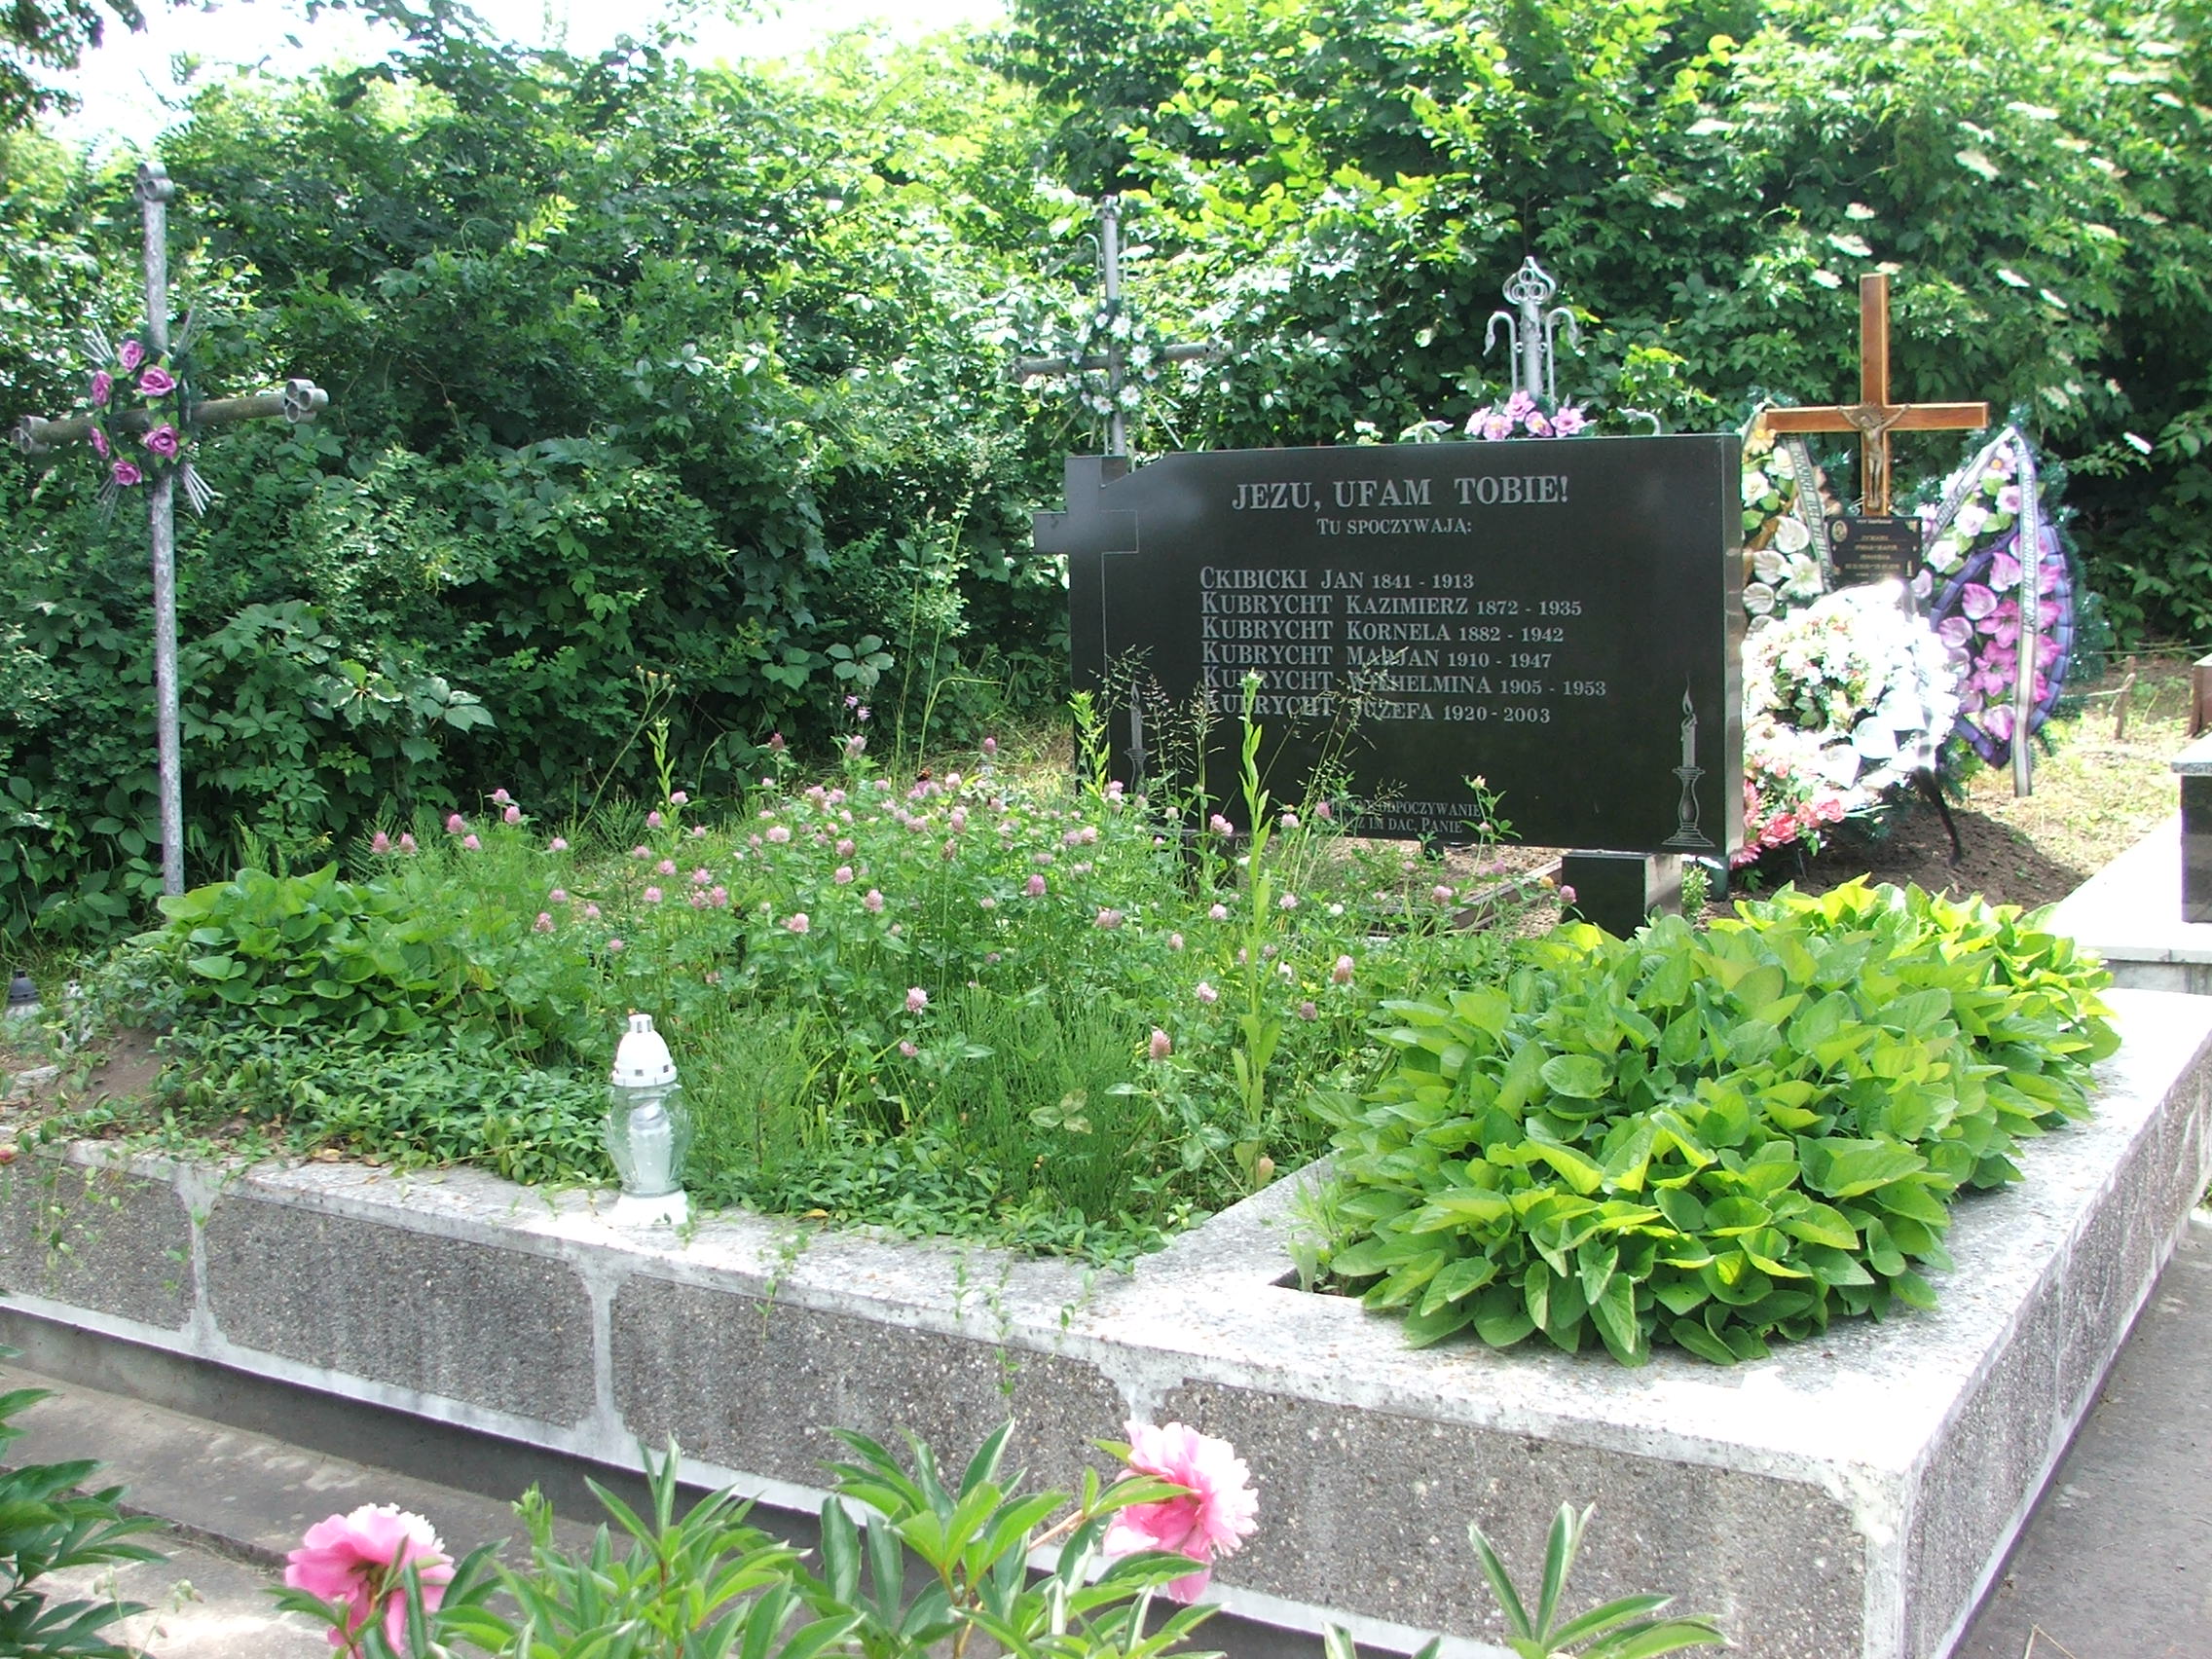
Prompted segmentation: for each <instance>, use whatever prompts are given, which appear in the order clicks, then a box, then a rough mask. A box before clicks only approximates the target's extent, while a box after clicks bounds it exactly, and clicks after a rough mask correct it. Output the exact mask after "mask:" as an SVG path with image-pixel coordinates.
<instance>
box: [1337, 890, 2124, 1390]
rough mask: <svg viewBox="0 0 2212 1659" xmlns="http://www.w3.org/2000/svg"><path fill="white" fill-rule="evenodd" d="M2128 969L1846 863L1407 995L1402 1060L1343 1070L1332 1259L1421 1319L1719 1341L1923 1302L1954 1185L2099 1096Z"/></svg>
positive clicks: (1705, 1351) (1537, 945) (1562, 1338)
mask: <svg viewBox="0 0 2212 1659" xmlns="http://www.w3.org/2000/svg"><path fill="white" fill-rule="evenodd" d="M2107 982H2108V978H2107V976H2105V975H2104V973H2103V972H2102V970H2101V969H2098V968H2096V967H2094V966H2093V965H2092V964H2091V963H2090V962H2089V961H2087V960H2085V959H2083V957H2081V956H2079V955H2078V954H2077V952H2076V950H2075V947H2074V945H2073V943H2072V942H2071V941H2070V940H2065V939H2062V938H2060V937H2058V936H2056V935H2053V934H2049V933H2046V932H2044V931H2042V930H2040V929H2039V928H2037V927H2036V926H2035V925H2034V924H2033V922H2032V921H2030V920H2028V919H2026V918H2023V917H2022V916H2021V915H2020V914H2019V912H2018V911H2016V910H2013V909H2009V908H2004V909H1997V910H1990V909H1986V908H1984V907H1982V906H1981V905H1980V904H1978V903H1974V904H1965V905H1962V904H1954V903H1949V902H1947V901H1945V900H1942V899H1939V898H1935V897H1931V896H1930V895H1928V894H1926V893H1923V892H1921V891H1919V890H1918V889H1916V888H1915V889H1905V890H1902V891H1900V890H1899V889H1896V888H1888V887H1884V888H1869V887H1867V886H1865V885H1864V884H1863V883H1854V884H1852V885H1850V886H1847V887H1843V888H1838V889H1836V890H1835V891H1833V892H1831V893H1827V894H1825V895H1822V896H1820V897H1818V898H1812V897H1805V896H1802V895H1798V894H1795V893H1789V892H1786V893H1784V894H1783V895H1782V896H1780V897H1779V898H1777V899H1775V900H1773V901H1771V902H1768V903H1745V904H1740V905H1739V906H1738V907H1737V914H1736V916H1735V917H1734V918H1732V919H1725V920H1721V921H1717V922H1715V923H1714V924H1713V926H1712V927H1711V929H1710V930H1709V931H1706V932H1702V933H1701V932H1698V931H1697V930H1694V929H1692V928H1691V927H1690V926H1689V925H1688V924H1687V923H1685V922H1683V921H1682V920H1681V919H1680V918H1678V917H1675V918H1668V919H1665V920H1662V921H1660V922H1657V923H1654V924H1652V925H1651V926H1649V927H1647V928H1645V929H1644V930H1643V931H1642V932H1641V933H1639V934H1638V935H1637V936H1636V937H1635V938H1633V939H1629V940H1615V939H1612V938H1610V937H1608V936H1606V935H1604V934H1603V933H1601V932H1599V931H1598V930H1597V929H1595V928H1591V927H1586V926H1574V927H1567V928H1562V929H1559V930H1557V931H1556V932H1555V933H1553V934H1552V935H1550V936H1549V937H1548V938H1546V939H1543V940H1537V941H1534V942H1532V943H1531V944H1530V946H1529V948H1528V950H1527V952H1526V955H1525V957H1524V959H1523V961H1522V963H1521V965H1520V966H1519V967H1518V968H1517V969H1516V970H1515V971H1514V972H1512V973H1511V974H1510V975H1508V976H1507V977H1505V979H1504V980H1503V982H1501V983H1496V984H1484V985H1475V986H1470V987H1468V988H1465V989H1458V990H1453V991H1450V992H1447V993H1445V994H1443V995H1440V996H1434V997H1424V998H1420V999H1418V1000H1402V1001H1396V1002H1393V1003H1390V1004H1389V1005H1387V1006H1388V1013H1389V1016H1390V1020H1391V1023H1390V1024H1389V1025H1388V1027H1387V1028H1386V1029H1385V1030H1384V1031H1383V1036H1384V1037H1385V1038H1386V1040H1387V1041H1388V1043H1389V1044H1390V1046H1391V1047H1392V1048H1393V1049H1394V1050H1395V1051H1396V1059H1395V1063H1394V1064H1392V1065H1391V1066H1390V1067H1389V1068H1388V1069H1387V1070H1386V1072H1385V1073H1384V1074H1383V1077H1382V1079H1381V1081H1380V1083H1379V1084H1378V1085H1377V1086H1376V1087H1375V1088H1372V1089H1370V1090H1368V1091H1367V1092H1366V1093H1365V1094H1364V1095H1363V1096H1360V1097H1356V1098H1346V1097H1344V1096H1341V1095H1340V1096H1334V1097H1331V1096H1323V1097H1322V1099H1321V1106H1322V1109H1323V1110H1324V1111H1325V1112H1326V1113H1328V1115H1329V1116H1330V1117H1331V1119H1332V1121H1333V1123H1334V1125H1335V1133H1334V1144H1335V1147H1336V1151H1337V1158H1336V1176H1335V1185H1334V1187H1333V1188H1332V1189H1331V1190H1329V1191H1328V1192H1327V1193H1326V1194H1325V1195H1324V1197H1323V1198H1322V1199H1321V1201H1320V1204H1319V1206H1318V1207H1319V1212H1320V1219H1321V1223H1322V1227H1323V1231H1324V1233H1325V1235H1326V1239H1325V1243H1324V1244H1323V1245H1322V1246H1321V1247H1320V1252H1319V1255H1318V1256H1317V1258H1316V1260H1315V1264H1314V1265H1316V1266H1325V1269H1326V1271H1327V1272H1330V1273H1331V1274H1332V1275H1333V1276H1334V1277H1335V1278H1336V1279H1337V1280H1338V1281H1340V1282H1345V1283H1347V1284H1349V1285H1353V1286H1356V1287H1358V1288H1359V1289H1360V1290H1361V1291H1362V1292H1363V1294H1364V1298H1365V1301H1366V1303H1367V1305H1368V1306H1369V1307H1370V1308H1375V1309H1391V1310H1395V1311H1397V1312H1400V1313H1402V1314H1403V1315H1404V1317H1405V1320H1406V1329H1407V1333H1408V1335H1409V1336H1410V1337H1411V1339H1412V1340H1413V1341H1414V1342H1416V1343H1432V1342H1436V1341H1438V1340H1440V1339H1442V1338H1445V1337H1448V1336H1451V1335H1453V1334H1454V1333H1456V1332H1458V1331H1462V1330H1470V1329H1471V1330H1472V1331H1473V1332H1474V1333H1475V1334H1476V1335H1477V1336H1479V1337H1480V1338H1481V1339H1482V1340H1483V1341H1484V1342H1486V1343H1489V1344H1491V1345H1492V1346H1497V1347H1507V1346H1512V1345H1513V1344H1516V1343H1519V1342H1522V1341H1525V1340H1527V1339H1528V1338H1530V1337H1532V1336H1534V1335H1536V1334H1537V1333H1539V1332H1540V1333H1542V1335H1543V1336H1544V1337H1545V1338H1546V1339H1548V1340H1549V1341H1551V1342H1552V1343H1554V1344H1556V1345H1557V1346H1560V1347H1562V1348H1566V1349H1568V1350H1572V1349H1575V1348H1577V1347H1579V1346H1581V1345H1582V1344H1583V1343H1585V1342H1587V1341H1589V1340H1591V1339H1592V1338H1595V1339H1597V1340H1598V1341H1600V1342H1602V1343H1603V1344H1604V1346H1606V1347H1607V1348H1608V1349H1610V1350H1611V1352H1612V1353H1613V1355H1614V1357H1615V1358H1617V1359H1619V1360H1621V1361H1622V1362H1624V1363H1627V1364H1637V1363H1641V1361H1643V1360H1644V1359H1646V1358H1647V1357H1648V1356H1649V1353H1650V1349H1651V1345H1652V1344H1653V1342H1655V1341H1662V1342H1669V1343H1673V1344H1675V1345H1677V1346H1680V1347H1684V1348H1687V1349H1689V1350H1690V1351H1691V1352H1692V1353H1695V1354H1698V1355H1700V1356H1702V1357H1704V1358H1706V1359H1709V1360H1713V1361H1714V1362H1716V1363H1720V1364H1726V1363H1729V1362H1731V1361H1734V1360H1738V1359H1744V1358H1749V1357H1752V1356H1754V1355H1758V1354H1761V1353H1764V1352H1765V1351H1766V1344H1767V1341H1768V1339H1770V1338H1773V1337H1784V1338H1802V1337H1806V1336H1809V1335H1811V1334H1813V1333H1814V1332H1816V1331H1819V1330H1822V1329H1824V1328H1825V1327H1826V1325H1827V1323H1828V1322H1829V1320H1830V1319H1832V1318H1833V1317H1834V1316H1836V1315H1837V1314H1839V1313H1874V1314H1880V1313H1883V1312H1886V1311H1887V1310H1888V1309H1890V1308H1891V1307H1892V1305H1893V1304H1894V1303H1896V1302H1899V1301H1902V1302H1905V1303H1907V1304H1910V1305H1912V1306H1916V1307H1928V1306H1932V1305H1933V1303H1934V1300H1935V1293H1934V1291H1933V1290H1932V1289H1931V1288H1930V1286H1929V1284H1928V1283H1927V1281H1926V1280H1925V1279H1924V1278H1923V1277H1922V1276H1921V1272H1920V1270H1921V1269H1923V1268H1927V1267H1935V1268H1948V1267H1949V1266H1950V1261H1949V1258H1948V1257H1947V1256H1946V1255H1945V1254H1944V1250H1943V1242H1942V1240H1943V1234H1944V1231H1945V1229H1946V1228H1947V1227H1948V1226H1949V1224H1950V1202H1951V1199H1952V1198H1954V1196H1955V1195H1956V1194H1957V1193H1958V1192H1959V1190H1960V1189H1961V1188H1962V1187H1966V1188H1973V1187H1992V1186H1996V1185H1999V1184H2001V1183H2003V1182H2006V1181H2009V1180H2013V1179H2016V1178H2017V1176H2018V1173H2019V1172H2018V1170H2017V1168H2016V1167H2015V1166H2014V1164H2013V1162H2012V1159H2011V1155H2012V1153H2013V1151H2014V1149H2015V1147H2016V1146H2017V1143H2018V1142H2019V1141H2020V1140H2022V1139H2024V1138H2026V1137H2029V1136H2033V1135H2038V1134H2041V1133H2043V1132H2044V1131H2045V1130H2046V1129H2048V1128H2050V1127H2052V1126H2054V1125H2055V1124H2059V1123H2061V1122H2063V1121H2064V1120H2065V1119H2067V1118H2070V1117H2075V1116H2078V1115H2081V1114H2082V1113H2083V1112H2084V1111H2085V1110H2086V1109H2087V1100H2088V1084H2089V1071H2088V1068H2089V1064H2090V1062H2092V1061H2094V1060H2096V1059H2099V1058H2102V1057H2103V1056H2104V1055H2106V1054H2109V1053H2110V1052H2111V1051H2113V1049H2114V1048H2115V1047H2117V1041H2118V1040H2117V1038H2116V1037H2115V1035H2114V1033H2113V1031H2112V1029H2111V1027H2110V1025H2109V1024H2108V1023H2107V1021H2106V1018H2105V1010H2104V1009H2103V1007H2102V1005H2101V1004H2100V1003H2099V1002H2098V1000H2097V997H2096V992H2097V990H2098V989H2099V988H2100V987H2101V986H2103V985H2104V984H2105V983H2107Z"/></svg>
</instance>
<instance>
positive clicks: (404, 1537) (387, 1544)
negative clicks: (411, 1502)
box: [284, 1503, 453, 1648]
mask: <svg viewBox="0 0 2212 1659" xmlns="http://www.w3.org/2000/svg"><path fill="white" fill-rule="evenodd" d="M284 1560H285V1563H286V1565H285V1567H284V1583H285V1585H286V1586H287V1587H288V1588H290V1589H293V1590H305V1591H306V1592H307V1593H308V1594H309V1595H311V1596H319V1597H320V1598H322V1600H324V1601H325V1602H342V1603H344V1604H346V1629H345V1633H344V1635H341V1634H340V1633H339V1632H337V1631H335V1630H333V1631H332V1632H331V1633H330V1645H331V1646H333V1647H345V1646H348V1645H350V1639H351V1638H352V1637H353V1636H354V1634H355V1633H356V1632H358V1631H359V1630H360V1629H361V1627H362V1626H363V1625H365V1624H367V1623H368V1622H369V1620H370V1619H372V1618H376V1617H379V1616H381V1617H382V1618H383V1620H384V1633H385V1637H386V1639H387V1641H390V1643H391V1644H392V1646H393V1647H394V1648H396V1647H398V1646H399V1644H400V1642H401V1641H402V1640H403V1638H404V1637H405V1635H406V1631H407V1595H406V1590H405V1585H404V1582H403V1577H402V1575H403V1573H404V1571H405V1569H406V1568H407V1567H410V1566H412V1567H414V1568H415V1575H416V1577H417V1578H418V1579H419V1580H420V1581H421V1582H422V1585H423V1605H424V1608H425V1609H430V1608H435V1607H436V1606H437V1604H439V1603H440V1602H441V1601H443V1600H444V1599H445V1593H446V1585H447V1584H448V1583H450V1582H451V1581H452V1579H453V1562H452V1561H451V1560H450V1559H449V1558H448V1557H447V1555H446V1553H445V1545H443V1544H442V1543H440V1542H439V1541H438V1535H437V1533H435V1532H433V1531H432V1530H430V1524H429V1522H427V1521H425V1520H424V1519H423V1517H422V1516H420V1515H415V1514H411V1513H409V1512H408V1511H407V1510H404V1509H401V1508H400V1507H399V1506H398V1505H397V1504H392V1503H364V1504H362V1505H361V1507H360V1508H358V1509H356V1510H354V1511H353V1512H352V1513H351V1514H350V1515H333V1516H331V1517H330V1518H329V1519H328V1520H326V1521H318V1522H316V1523H315V1524H314V1525H313V1527H310V1528H309V1529H308V1530H307V1535H306V1536H305V1537H303V1538H302V1539H301V1540H300V1547H299V1548H298V1549H296V1550H294V1551H292V1552H291V1554H289V1555H288V1556H286V1557H285V1558H284Z"/></svg>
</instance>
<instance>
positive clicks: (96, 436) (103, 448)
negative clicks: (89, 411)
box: [85, 426, 108, 461]
mask: <svg viewBox="0 0 2212 1659" xmlns="http://www.w3.org/2000/svg"><path fill="white" fill-rule="evenodd" d="M85 436H86V438H87V441H89V442H90V443H91V444H92V453H93V454H94V455H96V456H98V457H99V458H100V460H102V461H105V460H107V453H108V451H107V434H106V433H105V432H103V431H101V430H100V429H99V428H98V427H97V426H94V427H93V428H92V430H91V431H90V432H88V433H86V434H85Z"/></svg>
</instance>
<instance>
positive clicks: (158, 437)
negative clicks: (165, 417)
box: [138, 424, 178, 461]
mask: <svg viewBox="0 0 2212 1659" xmlns="http://www.w3.org/2000/svg"><path fill="white" fill-rule="evenodd" d="M138 441H139V442H140V443H142V444H144V445H145V446H146V447H147V448H148V449H150V450H152V451H153V452H154V453H155V454H156V455H158V456H160V457H161V458H162V459H163V460H164V461H174V460H175V459H176V452H177V448H178V444H177V436H176V428H175V427H174V426H171V425H168V424H162V425H159V426H156V427H155V428H154V429H153V430H152V431H150V432H148V433H147V434H146V435H145V436H144V437H143V438H141V439H139V440H138Z"/></svg>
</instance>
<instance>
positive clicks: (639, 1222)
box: [607, 1014, 691, 1227]
mask: <svg viewBox="0 0 2212 1659" xmlns="http://www.w3.org/2000/svg"><path fill="white" fill-rule="evenodd" d="M608 1081H609V1083H610V1084H611V1087H610V1088H609V1089H608V1108H607V1156H608V1158H609V1159H611V1160H612V1161H613V1163H614V1169H615V1173H616V1174H617V1175H619V1176H620V1177H621V1181H622V1196H621V1197H620V1198H617V1199H615V1201H614V1214H613V1220H614V1222H615V1224H616V1225H617V1226H629V1227H639V1226H650V1225H653V1224H656V1223H665V1224H667V1225H669V1226H672V1227H681V1226H682V1224H683V1223H684V1222H686V1221H688V1220H689V1219H690V1204H689V1201H688V1200H687V1199H686V1198H684V1196H683V1155H684V1154H685V1153H686V1152H688V1151H689V1150H690V1147H691V1116H690V1113H689V1112H687V1111H686V1110H685V1109H684V1105H683V1086H682V1084H680V1083H678V1082H677V1081H676V1062H675V1061H674V1060H673V1059H671V1058H670V1057H669V1052H668V1042H667V1040H666V1039H665V1038H663V1037H662V1036H661V1035H660V1033H659V1032H657V1031H655V1030H654V1029H653V1016H652V1015H651V1014H632V1015H630V1029H629V1030H627V1031H625V1032H624V1033H623V1034H622V1040H621V1042H620V1043H618V1044H616V1045H615V1048H614V1073H613V1076H612V1077H611V1078H610V1079H609V1080H608Z"/></svg>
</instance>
